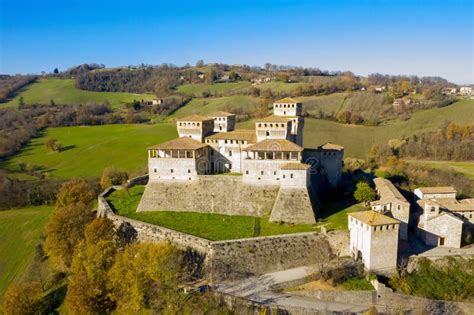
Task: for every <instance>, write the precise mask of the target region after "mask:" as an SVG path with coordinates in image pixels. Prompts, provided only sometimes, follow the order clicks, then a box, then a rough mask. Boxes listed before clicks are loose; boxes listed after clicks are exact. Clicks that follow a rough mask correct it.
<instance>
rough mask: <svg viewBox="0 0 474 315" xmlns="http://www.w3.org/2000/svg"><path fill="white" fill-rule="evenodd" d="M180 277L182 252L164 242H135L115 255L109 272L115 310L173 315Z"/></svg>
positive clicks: (177, 297)
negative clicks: (167, 312) (147, 311)
mask: <svg viewBox="0 0 474 315" xmlns="http://www.w3.org/2000/svg"><path fill="white" fill-rule="evenodd" d="M130 270H133V272H130ZM180 275H181V253H180V252H179V251H178V250H177V249H176V248H175V247H173V246H171V245H169V244H167V243H160V244H150V243H135V244H132V245H130V246H128V247H126V248H125V249H124V250H123V251H121V252H119V253H118V254H117V256H116V261H115V264H114V265H113V267H112V268H111V269H110V271H109V273H108V279H109V287H110V289H111V291H112V293H111V297H112V298H113V299H114V300H115V301H117V311H118V312H119V313H120V312H122V313H136V312H138V311H140V310H143V309H152V310H153V311H154V312H156V313H162V312H163V310H164V309H165V308H166V310H167V311H169V312H170V313H176V312H177V309H178V308H179V305H180V302H179V293H178V291H177V289H176V288H177V283H178V280H179V277H180ZM173 309H174V311H173Z"/></svg>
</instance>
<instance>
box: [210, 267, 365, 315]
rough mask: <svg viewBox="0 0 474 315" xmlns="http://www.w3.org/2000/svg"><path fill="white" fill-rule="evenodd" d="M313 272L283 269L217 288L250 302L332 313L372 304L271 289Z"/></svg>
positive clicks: (353, 310)
mask: <svg viewBox="0 0 474 315" xmlns="http://www.w3.org/2000/svg"><path fill="white" fill-rule="evenodd" d="M310 274H311V269H310V268H308V267H299V268H293V269H288V270H284V271H279V272H274V273H269V274H266V275H263V276H260V277H252V278H248V279H244V280H238V281H232V282H227V283H222V284H219V285H216V286H215V287H214V289H215V290H216V291H219V292H222V293H226V294H230V295H233V296H238V297H242V298H246V299H248V300H251V301H255V302H260V303H264V304H270V305H278V306H281V307H282V308H285V307H290V308H292V307H298V308H305V309H307V310H315V311H316V310H317V311H330V312H348V313H349V312H351V313H362V312H364V311H367V310H368V309H369V306H364V305H356V304H349V303H347V304H346V303H339V302H329V301H322V300H316V299H311V298H306V297H301V296H296V295H292V294H291V293H281V292H273V291H271V288H272V287H275V286H278V285H279V284H283V283H285V282H289V281H297V280H300V279H304V278H306V277H308V276H309V275H310Z"/></svg>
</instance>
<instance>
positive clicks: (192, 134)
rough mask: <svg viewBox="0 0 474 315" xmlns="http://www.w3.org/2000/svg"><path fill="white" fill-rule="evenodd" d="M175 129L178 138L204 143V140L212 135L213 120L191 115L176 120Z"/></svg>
mask: <svg viewBox="0 0 474 315" xmlns="http://www.w3.org/2000/svg"><path fill="white" fill-rule="evenodd" d="M176 127H177V129H178V134H179V137H180V138H183V137H187V138H192V139H194V140H197V141H199V142H204V138H205V137H206V136H208V135H210V134H212V132H213V130H214V119H212V118H210V117H205V116H200V115H191V116H187V117H184V118H180V119H178V121H177V122H176Z"/></svg>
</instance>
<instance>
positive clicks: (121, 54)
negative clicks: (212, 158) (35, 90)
mask: <svg viewBox="0 0 474 315" xmlns="http://www.w3.org/2000/svg"><path fill="white" fill-rule="evenodd" d="M0 3H1V7H0V14H1V15H0V73H9V74H15V73H39V72H41V71H47V72H50V71H52V70H53V69H54V68H55V67H58V68H59V69H65V68H68V67H70V66H73V65H77V64H81V63H90V62H95V63H103V64H105V65H107V66H110V67H112V66H121V65H136V64H140V63H145V64H160V63H163V62H167V63H174V64H176V65H183V64H185V63H190V64H194V63H195V62H196V60H198V59H204V61H205V62H224V63H242V64H249V65H263V64H264V63H266V62H271V63H275V64H284V65H301V66H313V67H319V68H321V69H325V70H350V71H353V72H354V73H356V74H360V75H367V74H369V73H373V72H380V73H390V74H417V75H420V76H428V75H429V76H432V75H438V76H442V77H445V78H447V79H449V80H451V81H453V82H456V83H474V68H473V67H474V66H473V64H474V61H473V59H474V39H473V32H474V31H473V16H474V7H473V6H474V4H473V3H474V1H472V0H471V1H468V0H450V1H437V0H424V1H422V0H412V1H405V0H397V1H385V0H384V1H364V0H360V1H355V0H354V1H340V0H332V1H330V0H328V1H279V0H273V1H258V0H254V1H230V0H221V1H179V0H178V1H159V0H155V1H144V0H136V1H131V0H130V1H123V0H114V1H112V0H96V1H92V0H82V1H79V0H44V1H42V0H0Z"/></svg>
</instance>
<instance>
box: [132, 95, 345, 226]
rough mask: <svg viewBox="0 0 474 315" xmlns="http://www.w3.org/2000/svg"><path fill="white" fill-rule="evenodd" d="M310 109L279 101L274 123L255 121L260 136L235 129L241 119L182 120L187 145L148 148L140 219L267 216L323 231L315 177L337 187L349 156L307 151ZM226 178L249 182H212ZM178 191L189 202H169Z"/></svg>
mask: <svg viewBox="0 0 474 315" xmlns="http://www.w3.org/2000/svg"><path fill="white" fill-rule="evenodd" d="M302 107H303V104H302V103H301V102H299V101H297V100H294V99H292V98H285V99H282V100H280V101H277V102H275V103H273V115H271V116H269V117H265V118H257V119H255V130H238V129H235V125H236V115H235V114H231V113H227V112H216V113H213V114H210V115H208V116H201V115H192V116H188V117H184V118H181V119H178V121H177V123H176V124H177V129H178V134H179V138H177V139H174V140H171V141H168V142H165V143H161V144H158V145H155V146H152V147H150V148H148V170H149V183H148V185H147V187H146V189H145V193H144V195H143V198H142V201H141V202H140V205H139V207H138V211H162V210H165V208H168V209H167V210H171V211H199V212H216V213H225V214H241V215H259V216H263V215H265V214H266V211H269V210H271V216H270V220H271V221H282V222H292V223H315V217H314V212H315V211H314V202H312V201H311V198H312V196H313V195H314V194H313V193H312V192H311V177H312V175H320V176H323V177H325V178H326V179H327V183H328V184H329V185H330V186H332V187H337V186H338V184H339V182H340V179H341V173H342V160H343V156H344V148H343V147H342V146H339V145H336V144H331V143H326V144H325V145H322V146H320V147H318V148H316V149H304V148H303V147H302V145H303V127H304V118H303V117H302ZM220 173H231V174H239V175H240V174H241V176H232V177H233V178H232V179H229V178H227V179H225V178H224V177H231V176H209V175H212V174H214V175H215V174H220ZM170 185H172V186H173V189H174V192H172V191H171V189H169V188H170V187H171V186H170ZM214 186H215V188H213V189H212V190H213V191H210V190H211V187H214ZM249 186H250V187H252V188H251V189H249ZM226 189H228V190H229V193H228V194H226V193H225V190H226ZM176 191H182V193H183V194H184V195H186V196H182V198H184V199H188V201H183V200H181V202H180V201H176V200H175V201H174V202H172V200H168V199H169V198H171V197H170V194H173V193H176ZM219 194H222V195H221V196H220V197H221V198H217V197H216V195H219ZM193 196H194V197H193ZM182 198H178V199H182ZM226 199H228V200H230V199H232V200H233V202H225V201H226ZM248 199H254V200H248ZM211 200H212V202H211ZM259 200H260V201H261V202H260V201H259ZM230 206H232V207H234V209H233V210H231V209H228V208H229V207H230ZM169 207H172V208H173V209H169ZM175 209H176V210H175Z"/></svg>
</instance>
